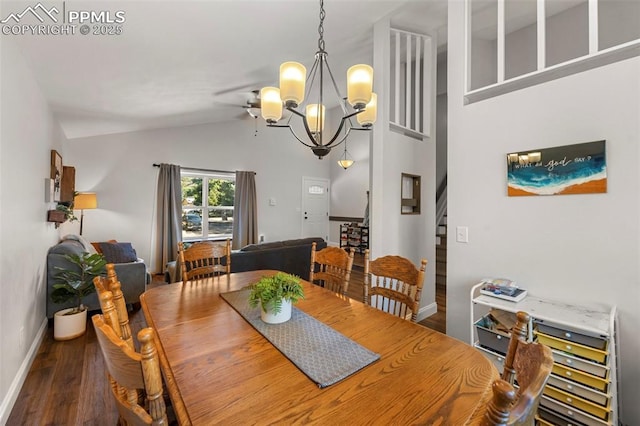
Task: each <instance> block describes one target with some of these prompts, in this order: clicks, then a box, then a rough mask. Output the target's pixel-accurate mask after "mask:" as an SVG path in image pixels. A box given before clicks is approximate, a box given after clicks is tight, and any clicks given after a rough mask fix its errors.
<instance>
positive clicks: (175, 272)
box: [165, 238, 327, 282]
mask: <svg viewBox="0 0 640 426" xmlns="http://www.w3.org/2000/svg"><path fill="white" fill-rule="evenodd" d="M313 242H315V243H316V250H322V249H323V248H325V247H326V246H327V242H326V241H325V240H324V239H322V238H301V239H295V240H284V241H274V242H271V243H262V244H251V245H248V246H245V247H243V248H242V249H240V250H237V251H234V252H232V253H231V272H232V273H233V272H244V271H254V270H257V269H274V270H277V271H283V272H288V273H290V274H294V275H297V276H299V277H300V278H302V279H304V280H307V279H309V268H310V266H311V244H312V243H313ZM179 269H180V268H178V267H177V264H176V262H169V264H168V265H167V271H166V272H165V280H166V281H167V282H176V281H182V278H181V276H180V271H179Z"/></svg>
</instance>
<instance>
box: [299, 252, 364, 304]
mask: <svg viewBox="0 0 640 426" xmlns="http://www.w3.org/2000/svg"><path fill="white" fill-rule="evenodd" d="M354 253H355V250H354V249H353V247H352V248H351V249H350V250H349V253H347V252H346V251H345V250H343V249H341V248H338V247H325V248H323V249H322V250H320V251H316V243H315V242H314V243H313V244H311V270H310V271H309V282H311V283H314V282H316V283H318V284H320V285H321V286H322V287H324V288H326V289H328V290H331V291H333V292H336V293H340V294H343V295H346V294H347V290H348V289H349V280H350V279H351V268H353V256H354Z"/></svg>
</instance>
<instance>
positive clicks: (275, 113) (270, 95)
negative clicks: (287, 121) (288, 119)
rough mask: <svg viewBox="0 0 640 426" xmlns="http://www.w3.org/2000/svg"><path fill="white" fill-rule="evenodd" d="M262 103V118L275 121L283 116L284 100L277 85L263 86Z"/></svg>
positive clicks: (268, 121)
mask: <svg viewBox="0 0 640 426" xmlns="http://www.w3.org/2000/svg"><path fill="white" fill-rule="evenodd" d="M260 103H261V108H260V109H261V111H262V118H264V119H265V120H266V122H267V123H275V122H276V121H278V120H280V118H281V117H282V100H281V99H280V89H278V88H277V87H263V88H262V89H260Z"/></svg>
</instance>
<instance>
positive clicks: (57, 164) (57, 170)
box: [50, 149, 62, 201]
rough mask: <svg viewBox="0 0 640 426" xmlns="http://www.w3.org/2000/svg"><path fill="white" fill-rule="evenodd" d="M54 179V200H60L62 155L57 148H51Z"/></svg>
mask: <svg viewBox="0 0 640 426" xmlns="http://www.w3.org/2000/svg"><path fill="white" fill-rule="evenodd" d="M50 178H51V179H53V201H60V194H61V193H60V188H61V183H62V156H61V155H60V154H59V153H58V151H56V150H55V149H52V150H51V175H50Z"/></svg>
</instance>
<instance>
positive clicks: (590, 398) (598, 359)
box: [471, 283, 618, 426]
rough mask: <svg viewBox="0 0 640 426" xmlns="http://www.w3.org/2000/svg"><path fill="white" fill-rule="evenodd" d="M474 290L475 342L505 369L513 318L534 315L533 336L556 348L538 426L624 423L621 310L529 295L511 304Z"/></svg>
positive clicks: (530, 335)
mask: <svg viewBox="0 0 640 426" xmlns="http://www.w3.org/2000/svg"><path fill="white" fill-rule="evenodd" d="M482 285H483V284H482V283H480V284H477V285H475V286H474V287H473V288H472V289H471V319H472V323H471V344H472V345H474V346H475V347H476V348H478V349H479V350H480V351H482V352H483V353H484V354H485V355H486V356H487V357H488V358H489V359H490V360H491V361H492V362H493V363H494V364H495V365H496V367H497V368H498V370H499V371H501V372H502V363H503V362H504V356H505V354H506V348H507V346H508V342H509V338H510V335H509V333H508V326H509V316H515V313H516V312H518V311H525V312H527V313H528V314H529V315H530V316H531V323H530V324H529V330H528V331H529V333H528V335H529V339H530V340H534V341H538V342H539V343H542V344H544V345H547V346H549V347H550V348H551V351H552V353H553V359H554V366H553V371H552V374H551V377H550V378H549V381H548V382H547V386H546V387H545V389H544V392H543V396H542V398H541V400H540V407H539V408H538V413H537V416H536V421H537V424H538V425H544V426H547V425H563V426H569V425H586V426H604V425H617V424H618V419H617V415H618V397H617V393H618V389H617V370H616V362H617V358H616V334H615V330H616V321H617V319H616V317H617V315H616V309H615V307H603V306H600V307H595V308H587V307H583V306H575V305H569V304H565V303H560V302H557V301H551V300H544V299H540V298H537V297H535V296H533V295H528V296H527V297H526V298H525V299H524V300H522V301H520V302H516V303H514V302H510V301H506V300H502V299H498V298H495V297H491V296H487V295H483V294H480V288H481V287H482Z"/></svg>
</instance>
